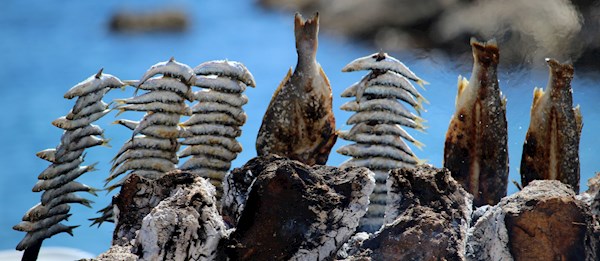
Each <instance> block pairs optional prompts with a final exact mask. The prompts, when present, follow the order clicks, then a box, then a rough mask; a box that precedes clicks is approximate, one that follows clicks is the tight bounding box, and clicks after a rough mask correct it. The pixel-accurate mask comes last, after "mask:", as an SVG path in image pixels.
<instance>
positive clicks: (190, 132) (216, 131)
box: [181, 124, 242, 138]
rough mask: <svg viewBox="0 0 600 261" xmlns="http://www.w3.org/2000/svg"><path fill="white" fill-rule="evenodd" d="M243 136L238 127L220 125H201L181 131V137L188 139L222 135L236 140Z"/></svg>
mask: <svg viewBox="0 0 600 261" xmlns="http://www.w3.org/2000/svg"><path fill="white" fill-rule="evenodd" d="M241 134H242V130H241V129H240V128H239V127H238V126H223V125H219V124H199V125H193V126H189V127H184V128H183V130H182V131H181V137H184V138H188V137H192V136H196V135H220V136H224V137H229V138H236V137H239V136H240V135H241Z"/></svg>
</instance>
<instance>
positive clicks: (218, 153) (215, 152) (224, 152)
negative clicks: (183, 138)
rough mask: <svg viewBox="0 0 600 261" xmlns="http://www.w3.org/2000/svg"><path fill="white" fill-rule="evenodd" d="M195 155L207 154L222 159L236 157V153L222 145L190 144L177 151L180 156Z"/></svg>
mask: <svg viewBox="0 0 600 261" xmlns="http://www.w3.org/2000/svg"><path fill="white" fill-rule="evenodd" d="M195 155H207V156H210V157H215V158H218V159H222V160H227V161H232V160H234V159H235V158H237V153H235V152H232V151H230V150H228V149H226V148H224V147H221V146H218V145H215V146H210V145H192V146H188V147H186V148H185V149H183V150H182V151H181V152H180V153H179V157H180V158H184V157H188V156H195Z"/></svg>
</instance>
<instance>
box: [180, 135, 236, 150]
mask: <svg viewBox="0 0 600 261" xmlns="http://www.w3.org/2000/svg"><path fill="white" fill-rule="evenodd" d="M181 144H183V145H199V144H203V145H220V146H223V147H224V148H226V149H228V150H229V151H232V152H242V145H241V144H240V143H239V142H238V141H236V140H235V139H234V138H227V137H222V136H214V135H201V136H193V137H189V138H185V139H184V140H183V141H181Z"/></svg>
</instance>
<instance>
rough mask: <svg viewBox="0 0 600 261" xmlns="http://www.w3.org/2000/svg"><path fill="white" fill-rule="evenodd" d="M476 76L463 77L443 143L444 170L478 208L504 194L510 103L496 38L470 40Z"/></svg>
mask: <svg viewBox="0 0 600 261" xmlns="http://www.w3.org/2000/svg"><path fill="white" fill-rule="evenodd" d="M471 47H472V50H473V59H474V62H473V73H472V75H471V79H470V80H468V81H467V80H466V79H465V78H461V77H459V83H458V85H459V88H458V95H457V98H456V111H455V112H454V114H453V116H452V118H451V120H450V125H449V127H448V131H447V133H446V140H445V144H444V167H446V168H448V170H450V172H451V173H452V177H454V179H455V180H456V181H458V183H459V184H461V185H462V186H463V188H465V190H466V191H468V192H469V193H471V194H472V195H473V204H474V205H475V206H482V205H486V204H489V205H492V206H493V205H495V204H496V203H498V202H499V201H500V199H501V198H503V197H504V196H506V188H507V183H508V135H507V123H506V99H505V98H503V97H502V93H501V91H500V87H499V83H498V76H497V67H498V61H499V57H500V56H499V51H498V45H497V44H496V41H495V40H490V41H487V42H479V41H477V40H476V39H475V38H471Z"/></svg>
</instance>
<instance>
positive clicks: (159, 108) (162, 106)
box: [114, 102, 192, 116]
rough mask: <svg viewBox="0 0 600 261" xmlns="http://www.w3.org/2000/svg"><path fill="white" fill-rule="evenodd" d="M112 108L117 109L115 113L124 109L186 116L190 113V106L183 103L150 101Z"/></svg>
mask: <svg viewBox="0 0 600 261" xmlns="http://www.w3.org/2000/svg"><path fill="white" fill-rule="evenodd" d="M114 109H116V110H119V113H118V114H117V115H120V114H121V113H123V112H125V111H144V112H149V111H151V112H166V113H176V114H179V115H187V116H189V115H191V114H192V112H191V111H190V108H189V107H188V106H187V105H186V104H185V103H162V102H150V103H144V104H127V105H118V106H115V107H114Z"/></svg>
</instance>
